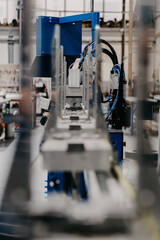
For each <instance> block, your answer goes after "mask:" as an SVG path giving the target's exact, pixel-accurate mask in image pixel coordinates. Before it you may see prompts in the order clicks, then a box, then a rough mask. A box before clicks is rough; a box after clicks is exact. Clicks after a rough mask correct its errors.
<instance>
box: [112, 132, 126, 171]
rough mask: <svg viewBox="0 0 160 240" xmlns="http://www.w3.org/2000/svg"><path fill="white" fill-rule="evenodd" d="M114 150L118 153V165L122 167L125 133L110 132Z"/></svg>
mask: <svg viewBox="0 0 160 240" xmlns="http://www.w3.org/2000/svg"><path fill="white" fill-rule="evenodd" d="M109 136H110V140H111V143H112V146H113V148H114V149H115V150H116V151H117V152H118V159H117V164H118V165H119V166H120V167H121V166H122V160H123V132H116V131H115V132H109Z"/></svg>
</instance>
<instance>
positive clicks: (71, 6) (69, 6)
mask: <svg viewBox="0 0 160 240" xmlns="http://www.w3.org/2000/svg"><path fill="white" fill-rule="evenodd" d="M66 10H67V11H70V10H72V11H77V10H79V11H83V1H82V0H81V1H79V0H74V1H73V0H66Z"/></svg>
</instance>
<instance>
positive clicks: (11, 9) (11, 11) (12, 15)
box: [8, 0, 17, 23]
mask: <svg viewBox="0 0 160 240" xmlns="http://www.w3.org/2000/svg"><path fill="white" fill-rule="evenodd" d="M16 8H17V1H16V0H9V1H8V23H11V22H12V20H13V19H17V10H16Z"/></svg>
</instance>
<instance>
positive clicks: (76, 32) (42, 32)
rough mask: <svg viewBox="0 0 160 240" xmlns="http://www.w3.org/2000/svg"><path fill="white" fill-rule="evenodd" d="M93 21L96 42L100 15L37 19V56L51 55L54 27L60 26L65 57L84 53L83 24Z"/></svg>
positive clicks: (93, 33)
mask: <svg viewBox="0 0 160 240" xmlns="http://www.w3.org/2000/svg"><path fill="white" fill-rule="evenodd" d="M84 21H91V29H92V40H95V26H96V25H99V13H98V12H94V13H85V14H79V15H73V16H67V17H60V18H58V17H44V16H40V17H38V18H37V27H36V36H37V39H36V46H37V56H42V55H48V54H51V45H52V38H53V33H54V27H55V25H56V24H59V25H60V38H61V45H63V47H64V55H65V56H79V55H80V54H81V52H82V49H81V48H82V22H84Z"/></svg>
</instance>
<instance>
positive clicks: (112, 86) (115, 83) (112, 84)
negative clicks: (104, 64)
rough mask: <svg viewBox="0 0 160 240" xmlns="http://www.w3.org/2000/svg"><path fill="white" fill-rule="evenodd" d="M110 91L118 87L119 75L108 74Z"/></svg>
mask: <svg viewBox="0 0 160 240" xmlns="http://www.w3.org/2000/svg"><path fill="white" fill-rule="evenodd" d="M109 85H110V86H109V87H110V89H118V87H119V75H118V74H117V73H113V74H112V73H111V74H110V82H109Z"/></svg>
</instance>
